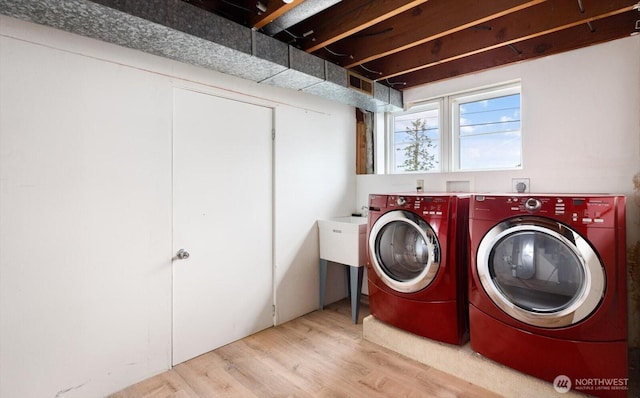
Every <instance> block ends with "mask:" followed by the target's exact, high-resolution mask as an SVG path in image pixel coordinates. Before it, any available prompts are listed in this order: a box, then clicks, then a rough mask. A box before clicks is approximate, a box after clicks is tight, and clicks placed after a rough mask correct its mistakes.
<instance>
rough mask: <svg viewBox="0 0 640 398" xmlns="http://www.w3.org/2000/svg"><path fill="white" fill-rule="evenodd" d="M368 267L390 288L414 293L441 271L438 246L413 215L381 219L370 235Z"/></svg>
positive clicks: (432, 234) (395, 214) (398, 212)
mask: <svg viewBox="0 0 640 398" xmlns="http://www.w3.org/2000/svg"><path fill="white" fill-rule="evenodd" d="M369 254H370V258H371V264H372V266H373V269H374V271H375V272H376V274H377V275H378V277H379V278H380V279H381V280H382V281H383V282H384V283H385V284H386V285H387V286H389V287H390V288H392V289H393V290H396V291H398V292H401V293H413V292H417V291H420V290H422V289H424V288H425V287H427V286H428V285H429V284H430V283H431V282H432V281H433V279H434V278H435V277H436V274H437V273H438V269H439V267H440V244H439V242H438V238H437V236H436V233H435V232H434V230H433V229H432V228H431V226H430V225H429V224H428V223H427V222H426V221H424V220H423V219H422V218H420V217H418V216H417V215H415V214H414V213H411V212H408V211H403V210H394V211H390V212H388V213H386V214H384V215H382V216H381V217H380V218H379V219H378V220H377V221H376V222H375V224H374V225H373V227H372V228H371V233H370V234H369Z"/></svg>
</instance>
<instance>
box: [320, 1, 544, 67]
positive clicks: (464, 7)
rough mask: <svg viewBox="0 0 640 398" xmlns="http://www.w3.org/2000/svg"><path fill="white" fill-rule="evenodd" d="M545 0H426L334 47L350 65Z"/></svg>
mask: <svg viewBox="0 0 640 398" xmlns="http://www.w3.org/2000/svg"><path fill="white" fill-rule="evenodd" d="M543 1H545V0H492V1H480V0H456V1H451V0H429V1H427V2H426V3H424V4H422V5H420V6H418V7H414V8H413V9H411V10H409V11H405V12H404V13H402V14H399V15H396V16H395V17H393V18H390V19H387V20H386V21H383V22H381V23H378V24H376V25H374V26H372V27H370V28H368V29H365V30H363V31H361V32H360V33H358V34H357V35H353V36H351V37H349V38H347V39H345V40H342V41H340V42H339V43H336V44H337V46H335V49H332V50H333V51H335V52H337V53H342V54H349V58H350V60H349V61H348V62H347V63H346V65H344V67H345V68H353V67H354V66H356V65H360V64H363V63H366V62H370V61H373V60H375V59H378V58H382V57H385V56H388V55H391V54H394V53H397V52H400V51H403V50H406V49H408V48H411V47H414V46H417V45H420V44H423V43H426V42H429V41H431V40H435V39H437V38H440V37H444V36H447V35H450V34H452V33H455V32H458V31H461V30H463V29H467V28H470V27H472V26H475V25H478V24H481V23H484V22H486V21H490V20H492V19H495V18H499V17H501V16H504V15H507V14H510V13H513V12H517V11H519V10H522V9H525V8H528V7H531V6H534V5H536V4H540V3H542V2H543Z"/></svg>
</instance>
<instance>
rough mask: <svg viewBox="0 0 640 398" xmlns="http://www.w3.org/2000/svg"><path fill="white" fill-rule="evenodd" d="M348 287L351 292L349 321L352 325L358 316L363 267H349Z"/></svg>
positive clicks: (356, 321)
mask: <svg viewBox="0 0 640 398" xmlns="http://www.w3.org/2000/svg"><path fill="white" fill-rule="evenodd" d="M349 273H350V277H349V285H350V289H349V290H350V292H351V319H352V320H353V323H358V315H359V314H360V294H361V292H362V276H363V274H364V267H349Z"/></svg>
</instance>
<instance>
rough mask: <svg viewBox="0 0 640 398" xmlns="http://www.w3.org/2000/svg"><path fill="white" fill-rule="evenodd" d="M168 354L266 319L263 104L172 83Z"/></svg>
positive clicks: (214, 343)
mask: <svg viewBox="0 0 640 398" xmlns="http://www.w3.org/2000/svg"><path fill="white" fill-rule="evenodd" d="M173 117H174V121H173V129H174V131H173V134H174V135H173V162H174V163H173V201H174V203H173V206H174V215H173V228H174V231H173V245H174V254H177V253H178V251H179V250H180V249H184V250H185V251H187V252H188V253H189V256H188V258H183V259H179V258H177V257H174V261H173V364H174V365H175V364H178V363H181V362H183V361H186V360H188V359H190V358H193V357H196V356H198V355H200V354H203V353H205V352H208V351H211V350H213V349H215V348H217V347H220V346H222V345H225V344H228V343H230V342H232V341H235V340H238V339H241V338H243V337H246V336H248V335H250V334H252V333H255V332H257V331H260V330H263V329H265V328H268V327H270V326H273V313H272V305H273V260H272V257H273V256H272V236H273V234H272V212H273V210H272V209H273V206H272V196H273V195H272V188H273V183H272V175H273V173H272V164H273V162H272V154H273V150H272V146H273V140H272V126H273V111H272V109H270V108H266V107H262V106H257V105H252V104H247V103H243V102H238V101H234V100H229V99H224V98H219V97H214V96H211V95H206V94H202V93H197V92H193V91H188V90H183V89H175V92H174V114H173Z"/></svg>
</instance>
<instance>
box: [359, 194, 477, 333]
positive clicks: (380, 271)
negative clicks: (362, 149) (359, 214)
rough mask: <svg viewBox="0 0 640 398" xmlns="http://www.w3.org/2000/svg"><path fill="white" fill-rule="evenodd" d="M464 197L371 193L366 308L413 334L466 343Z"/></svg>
mask: <svg viewBox="0 0 640 398" xmlns="http://www.w3.org/2000/svg"><path fill="white" fill-rule="evenodd" d="M468 210H469V196H462V195H460V196H458V195H451V194H427V193H425V194H407V195H404V194H394V195H370V196H369V225H368V251H369V258H368V263H367V275H368V286H369V308H370V310H371V314H373V316H374V317H376V318H377V319H379V320H381V321H383V322H386V323H388V324H390V325H392V326H395V327H397V328H400V329H403V330H406V331H409V332H411V333H414V334H417V335H420V336H424V337H428V338H430V339H433V340H438V341H441V342H445V343H449V344H456V345H460V344H463V343H464V342H466V341H467V340H468V314H467V309H468V305H467V300H466V291H467V288H466V284H467V279H466V270H467V267H468V256H467V246H468V245H467V239H468V233H467V232H468Z"/></svg>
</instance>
